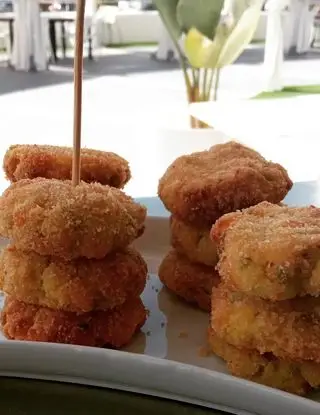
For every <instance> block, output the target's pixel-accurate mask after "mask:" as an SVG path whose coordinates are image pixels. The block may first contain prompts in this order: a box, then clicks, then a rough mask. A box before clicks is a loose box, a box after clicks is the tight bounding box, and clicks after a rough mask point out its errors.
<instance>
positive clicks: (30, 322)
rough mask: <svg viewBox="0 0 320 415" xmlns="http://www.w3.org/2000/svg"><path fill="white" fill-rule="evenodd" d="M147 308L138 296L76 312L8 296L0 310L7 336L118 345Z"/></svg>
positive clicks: (127, 339)
mask: <svg viewBox="0 0 320 415" xmlns="http://www.w3.org/2000/svg"><path fill="white" fill-rule="evenodd" d="M145 320H146V310H145V308H144V305H143V303H142V301H141V299H140V298H135V299H131V300H128V301H127V302H126V303H125V304H123V305H122V306H121V307H119V308H116V309H114V310H110V311H93V312H91V313H85V314H76V313H70V312H66V311H59V310H52V309H50V308H45V307H39V306H34V305H30V304H26V303H23V302H22V301H18V300H15V299H13V298H12V297H7V298H6V300H5V304H4V308H3V310H2V313H1V325H2V329H3V332H4V335H5V336H6V337H7V338H8V339H10V340H25V341H39V342H49V343H66V344H75V345H79V346H92V347H112V348H116V349H118V348H121V347H123V346H125V345H126V344H128V343H129V342H130V341H131V339H132V337H133V335H134V334H135V333H136V332H137V331H138V330H139V329H140V328H141V327H142V326H143V324H144V323H145Z"/></svg>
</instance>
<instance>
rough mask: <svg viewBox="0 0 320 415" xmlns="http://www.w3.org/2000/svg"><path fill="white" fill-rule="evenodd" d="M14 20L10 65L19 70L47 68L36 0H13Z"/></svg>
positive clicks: (43, 37)
mask: <svg viewBox="0 0 320 415" xmlns="http://www.w3.org/2000/svg"><path fill="white" fill-rule="evenodd" d="M13 7H14V13H15V22H14V42H13V51H12V57H11V65H12V66H13V68H15V69H16V70H20V71H30V70H37V71H44V70H46V69H47V56H46V44H45V36H44V33H43V26H42V22H41V16H40V7H39V3H38V0H14V1H13Z"/></svg>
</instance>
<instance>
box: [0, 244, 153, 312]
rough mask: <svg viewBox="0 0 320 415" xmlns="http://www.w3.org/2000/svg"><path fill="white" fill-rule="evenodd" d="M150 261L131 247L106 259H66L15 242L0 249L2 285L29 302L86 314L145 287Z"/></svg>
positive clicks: (115, 304)
mask: <svg viewBox="0 0 320 415" xmlns="http://www.w3.org/2000/svg"><path fill="white" fill-rule="evenodd" d="M147 272H148V271H147V265H146V263H145V261H144V260H143V258H142V257H141V255H140V254H139V253H138V252H137V251H136V250H134V249H131V248H128V249H126V250H123V251H122V252H121V251H119V252H115V253H112V254H109V255H107V256H106V257H105V258H103V259H86V258H79V259H75V260H73V261H68V262H67V261H64V260H62V259H59V258H57V257H48V256H42V255H39V254H36V253H35V252H28V253H25V252H23V251H20V250H17V249H16V248H15V247H14V246H10V247H7V248H5V249H4V250H3V251H2V253H1V254H0V289H1V290H2V291H4V292H5V293H6V294H8V295H10V296H12V297H13V298H15V299H17V300H20V301H24V302H25V303H28V304H34V305H40V306H43V307H49V308H53V309H57V310H64V311H73V312H77V313H86V312H89V311H93V310H108V309H112V308H115V307H119V306H121V305H122V304H124V303H125V301H126V300H127V299H128V298H134V297H138V296H139V295H140V294H141V293H142V292H143V290H144V287H145V285H146V279H147Z"/></svg>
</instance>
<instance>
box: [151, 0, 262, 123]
mask: <svg viewBox="0 0 320 415" xmlns="http://www.w3.org/2000/svg"><path fill="white" fill-rule="evenodd" d="M154 3H155V6H156V8H157V9H158V11H159V14H160V16H161V19H162V22H163V23H164V25H165V27H166V28H167V30H168V33H169V35H170V37H171V39H172V41H173V43H174V46H175V48H176V49H177V52H178V56H179V60H180V64H181V69H182V72H183V76H184V81H185V85H186V91H187V99H188V102H189V103H194V102H201V101H209V100H216V99H217V94H218V87H219V79H220V72H221V69H222V68H224V67H225V66H227V65H230V64H232V63H233V62H234V61H235V60H236V59H237V58H238V57H239V56H240V55H241V53H242V52H243V51H244V49H245V48H246V46H247V45H248V44H249V43H250V42H251V40H252V38H253V35H254V33H255V31H256V28H257V25H258V23H259V19H260V15H261V7H262V4H263V0H154ZM191 126H192V127H193V128H203V127H206V125H205V124H203V123H201V122H198V121H197V120H195V119H194V118H192V117H191Z"/></svg>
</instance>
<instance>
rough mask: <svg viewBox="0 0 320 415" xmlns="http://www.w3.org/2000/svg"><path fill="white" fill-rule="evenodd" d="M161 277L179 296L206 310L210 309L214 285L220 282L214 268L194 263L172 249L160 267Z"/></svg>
mask: <svg viewBox="0 0 320 415" xmlns="http://www.w3.org/2000/svg"><path fill="white" fill-rule="evenodd" d="M159 278H160V280H161V282H162V283H163V284H164V285H165V286H166V287H167V288H168V289H169V290H171V291H173V292H174V293H175V294H176V295H177V296H179V297H181V298H183V299H184V300H185V301H187V302H189V303H193V304H196V305H197V306H198V307H199V308H201V309H203V310H205V311H210V296H211V291H212V287H213V286H215V285H217V284H218V282H219V276H218V274H217V273H216V272H215V270H214V268H212V267H207V266H205V265H201V264H193V263H191V262H189V261H188V259H186V258H185V257H183V256H182V255H179V254H178V253H177V252H176V251H174V250H172V251H170V252H169V253H168V255H167V256H166V257H165V258H164V259H163V261H162V263H161V265H160V267H159Z"/></svg>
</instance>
